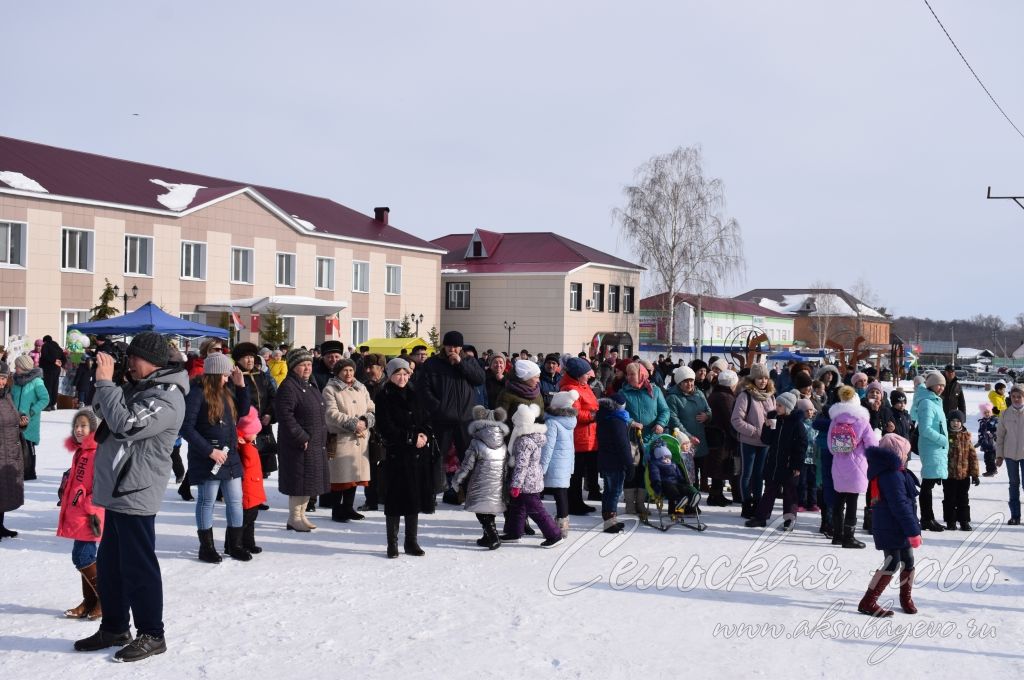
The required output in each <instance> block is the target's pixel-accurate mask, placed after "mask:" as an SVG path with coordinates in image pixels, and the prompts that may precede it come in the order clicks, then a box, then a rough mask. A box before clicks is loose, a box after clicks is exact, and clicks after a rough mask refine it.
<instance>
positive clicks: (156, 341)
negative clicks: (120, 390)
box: [128, 331, 171, 368]
mask: <svg viewBox="0 0 1024 680" xmlns="http://www.w3.org/2000/svg"><path fill="white" fill-rule="evenodd" d="M128 356H130V357H131V356H136V357H139V358H140V359H144V360H146V361H148V362H149V363H151V364H153V365H154V366H156V367H158V368H163V367H164V366H166V365H167V362H168V361H170V359H171V352H170V350H169V349H168V348H167V341H166V340H164V336H162V335H160V334H159V333H155V332H153V331H143V332H142V333H139V334H138V335H136V336H135V337H134V338H132V344H130V345H128Z"/></svg>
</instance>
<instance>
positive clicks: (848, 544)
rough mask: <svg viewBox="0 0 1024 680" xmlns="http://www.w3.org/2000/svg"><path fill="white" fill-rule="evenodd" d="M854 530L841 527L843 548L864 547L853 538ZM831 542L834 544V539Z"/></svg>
mask: <svg viewBox="0 0 1024 680" xmlns="http://www.w3.org/2000/svg"><path fill="white" fill-rule="evenodd" d="M855 528H856V527H843V542H842V546H843V547H844V548H863V547H864V544H863V543H861V542H860V541H858V540H857V539H856V538H854V535H853V532H854V529H855ZM832 542H833V543H835V539H832ZM890 576H891V574H890ZM886 583H888V581H886Z"/></svg>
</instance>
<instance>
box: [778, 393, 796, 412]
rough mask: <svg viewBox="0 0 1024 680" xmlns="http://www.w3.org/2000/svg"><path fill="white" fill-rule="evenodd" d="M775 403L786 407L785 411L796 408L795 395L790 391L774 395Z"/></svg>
mask: <svg viewBox="0 0 1024 680" xmlns="http://www.w3.org/2000/svg"><path fill="white" fill-rule="evenodd" d="M775 405H776V406H781V407H782V408H784V409H786V413H791V412H792V411H793V409H795V408H796V397H794V396H793V393H792V392H783V393H782V394H780V395H779V396H777V397H775Z"/></svg>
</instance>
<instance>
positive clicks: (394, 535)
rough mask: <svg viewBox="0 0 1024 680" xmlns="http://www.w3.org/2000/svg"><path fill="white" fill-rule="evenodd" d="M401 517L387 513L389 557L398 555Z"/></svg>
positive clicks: (385, 518)
mask: <svg viewBox="0 0 1024 680" xmlns="http://www.w3.org/2000/svg"><path fill="white" fill-rule="evenodd" d="M401 519H402V518H401V517H398V516H392V515H385V517H384V524H385V526H386V527H387V532H388V558H389V559H394V558H396V557H398V523H399V521H400V520H401Z"/></svg>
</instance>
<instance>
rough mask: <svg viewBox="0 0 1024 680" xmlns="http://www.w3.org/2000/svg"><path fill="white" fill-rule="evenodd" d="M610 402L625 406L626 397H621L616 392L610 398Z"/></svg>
mask: <svg viewBox="0 0 1024 680" xmlns="http://www.w3.org/2000/svg"><path fill="white" fill-rule="evenodd" d="M611 400H612V401H614V402H615V403H616V404H618V405H619V406H625V405H626V397H625V396H623V394H622V392H616V393H615V394H613V395H612V396H611Z"/></svg>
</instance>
